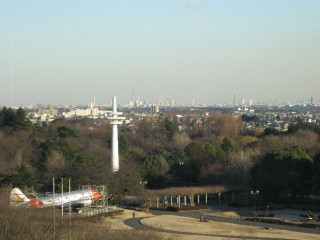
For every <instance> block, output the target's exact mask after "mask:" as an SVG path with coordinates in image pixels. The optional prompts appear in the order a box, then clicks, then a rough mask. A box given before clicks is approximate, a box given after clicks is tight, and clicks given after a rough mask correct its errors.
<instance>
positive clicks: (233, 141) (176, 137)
mask: <svg viewBox="0 0 320 240" xmlns="http://www.w3.org/2000/svg"><path fill="white" fill-rule="evenodd" d="M242 121H243V118H242V117H241V116H240V117H235V116H232V115H210V116H208V117H203V116H196V115H194V114H192V113H191V114H190V115H188V116H186V117H184V118H183V119H182V120H181V119H179V118H178V117H176V116H175V115H174V114H173V113H167V114H164V115H155V116H150V117H145V118H142V119H140V118H139V119H135V120H134V121H133V124H132V125H131V126H126V125H124V126H121V127H120V128H119V150H120V171H119V172H117V173H116V174H112V173H111V171H110V169H111V163H110V162H111V161H110V159H111V157H110V156H111V144H110V143H111V131H112V130H111V127H110V125H109V124H108V123H106V122H105V121H104V120H101V119H98V120H92V119H78V120H72V121H66V120H63V119H60V120H56V121H54V122H53V123H51V124H49V125H43V126H32V125H31V123H30V122H29V120H28V119H27V117H26V114H25V112H24V111H23V110H22V109H18V110H16V111H14V110H12V109H7V108H3V109H2V110H1V112H0V169H1V170H0V184H1V185H8V184H12V185H14V186H18V187H30V186H33V187H35V188H36V189H38V190H42V191H43V190H46V191H48V190H50V189H51V182H52V177H53V176H54V177H56V178H57V179H58V178H62V177H63V178H69V177H70V178H72V179H73V181H72V183H73V186H74V187H78V186H80V185H83V184H106V185H108V186H109V189H110V191H112V192H114V193H117V194H119V195H126V194H131V193H137V192H139V191H142V189H143V187H144V186H142V185H141V184H140V183H141V182H147V185H146V187H147V188H164V187H172V186H194V185H197V186H198V185H215V184H219V185H225V186H229V187H240V188H242V189H244V190H248V189H259V190H260V191H261V194H263V196H264V197H265V198H266V199H277V198H304V197H307V196H309V195H310V194H319V193H320V177H319V176H320V143H319V132H318V131H317V129H316V128H315V126H314V125H311V124H310V125H308V124H307V123H298V124H299V125H296V126H295V125H292V126H290V128H289V129H291V130H290V131H288V132H287V133H285V134H281V135H278V134H276V135H273V134H264V132H263V131H252V130H250V131H245V130H244V129H243V124H242Z"/></svg>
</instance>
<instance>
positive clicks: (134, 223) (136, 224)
mask: <svg viewBox="0 0 320 240" xmlns="http://www.w3.org/2000/svg"><path fill="white" fill-rule="evenodd" d="M141 219H143V218H131V219H127V220H125V221H124V224H126V225H127V226H129V227H132V228H134V229H137V230H147V231H157V232H162V233H172V234H183V235H192V236H206V237H219V238H226V239H243V236H230V235H221V234H202V233H191V232H183V231H173V230H165V229H160V228H153V227H149V226H146V225H143V224H142V223H141V221H140V220H141ZM246 239H262V238H261V237H250V236H246ZM265 239H268V240H281V239H282V238H265Z"/></svg>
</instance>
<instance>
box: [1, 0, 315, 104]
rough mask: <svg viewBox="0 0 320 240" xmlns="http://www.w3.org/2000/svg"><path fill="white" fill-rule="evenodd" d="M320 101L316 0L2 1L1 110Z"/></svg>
mask: <svg viewBox="0 0 320 240" xmlns="http://www.w3.org/2000/svg"><path fill="white" fill-rule="evenodd" d="M133 89H134V96H135V98H138V97H140V99H148V100H150V101H156V100H158V98H159V95H162V97H163V99H166V98H175V99H177V100H181V101H183V102H184V103H185V104H190V103H191V102H192V99H195V101H204V102H206V103H221V102H232V99H233V95H234V94H236V98H237V99H241V98H246V99H249V98H253V99H254V100H258V99H259V100H265V101H269V100H274V99H278V100H292V99H301V98H310V97H311V96H314V97H316V98H318V99H319V98H320V91H319V90H320V1H319V0H314V1H312V0H300V1H296V0H251V1H249V0H247V1H244V0H233V1H232V0H193V1H191V0H189V1H188V0H139V1H138V0H0V105H9V104H11V105H12V104H27V103H43V104H87V103H89V102H90V101H92V99H93V96H95V97H96V102H97V103H106V102H109V101H110V100H111V98H112V96H113V95H116V96H117V98H118V102H120V103H125V102H127V101H129V100H130V99H131V98H132V94H133Z"/></svg>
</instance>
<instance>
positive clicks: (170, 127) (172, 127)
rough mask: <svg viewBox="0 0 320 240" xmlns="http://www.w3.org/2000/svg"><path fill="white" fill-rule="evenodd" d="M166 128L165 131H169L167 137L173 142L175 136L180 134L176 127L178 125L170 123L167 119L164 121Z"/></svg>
mask: <svg viewBox="0 0 320 240" xmlns="http://www.w3.org/2000/svg"><path fill="white" fill-rule="evenodd" d="M164 126H165V129H166V130H167V136H168V139H169V140H172V138H173V135H174V134H175V133H176V132H178V127H177V126H176V124H175V123H174V122H172V121H170V120H169V119H167V118H166V119H165V120H164Z"/></svg>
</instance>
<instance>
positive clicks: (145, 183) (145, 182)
mask: <svg viewBox="0 0 320 240" xmlns="http://www.w3.org/2000/svg"><path fill="white" fill-rule="evenodd" d="M139 183H140V185H142V186H143V198H144V202H145V204H146V203H147V200H146V197H147V194H146V185H147V184H148V182H147V181H140V182H139ZM145 204H144V205H145ZM147 205H148V203H147ZM144 207H145V209H146V206H144Z"/></svg>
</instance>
